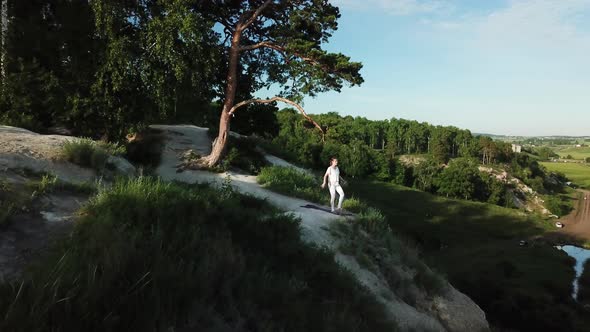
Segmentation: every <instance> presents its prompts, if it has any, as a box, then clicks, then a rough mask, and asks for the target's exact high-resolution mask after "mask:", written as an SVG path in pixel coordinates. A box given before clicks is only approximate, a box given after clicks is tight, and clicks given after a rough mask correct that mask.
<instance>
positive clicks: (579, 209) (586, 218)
mask: <svg viewBox="0 0 590 332" xmlns="http://www.w3.org/2000/svg"><path fill="white" fill-rule="evenodd" d="M578 192H581V193H582V199H580V200H579V202H578V206H576V208H575V209H574V211H573V212H572V213H570V214H569V215H567V216H565V217H564V218H563V219H562V220H561V222H562V223H563V224H564V225H565V227H564V228H563V233H566V234H570V235H573V236H575V237H577V238H583V239H585V240H589V241H590V191H588V190H578ZM584 198H586V199H584Z"/></svg>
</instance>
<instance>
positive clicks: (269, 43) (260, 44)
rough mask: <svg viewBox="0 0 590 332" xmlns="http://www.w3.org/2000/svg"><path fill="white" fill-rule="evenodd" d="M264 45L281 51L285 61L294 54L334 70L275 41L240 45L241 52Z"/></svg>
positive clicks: (326, 68) (315, 64)
mask: <svg viewBox="0 0 590 332" xmlns="http://www.w3.org/2000/svg"><path fill="white" fill-rule="evenodd" d="M263 47H266V48H270V49H273V50H275V51H277V52H279V53H281V55H282V56H283V57H284V58H285V61H287V62H289V57H288V54H292V55H294V56H296V57H298V58H299V59H301V60H303V61H305V62H307V63H309V64H312V65H314V66H319V67H321V68H322V69H323V70H325V71H328V72H332V70H330V68H328V67H327V66H326V65H324V64H322V63H320V62H319V61H318V60H316V59H314V58H310V57H306V56H304V55H302V54H300V53H297V52H291V53H288V52H287V49H285V48H284V47H283V46H280V45H277V44H273V43H271V42H268V41H263V42H260V43H256V44H252V45H244V46H240V52H242V51H251V50H256V49H259V48H263Z"/></svg>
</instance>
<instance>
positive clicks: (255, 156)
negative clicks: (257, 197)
mask: <svg viewBox="0 0 590 332" xmlns="http://www.w3.org/2000/svg"><path fill="white" fill-rule="evenodd" d="M228 145H229V146H230V149H229V151H228V152H227V154H226V155H225V156H224V158H223V159H222V160H221V162H220V170H221V171H227V170H228V169H229V168H230V167H235V168H238V169H241V170H243V171H246V172H248V173H249V174H258V173H260V170H261V169H262V168H263V167H265V166H267V165H268V162H267V161H266V159H265V158H264V154H262V152H260V151H259V150H258V149H257V147H256V141H255V140H252V139H250V138H235V137H231V136H230V138H229V142H228Z"/></svg>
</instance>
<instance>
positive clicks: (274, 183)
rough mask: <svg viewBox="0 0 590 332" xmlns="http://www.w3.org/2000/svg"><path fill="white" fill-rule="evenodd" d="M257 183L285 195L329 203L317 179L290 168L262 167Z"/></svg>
mask: <svg viewBox="0 0 590 332" xmlns="http://www.w3.org/2000/svg"><path fill="white" fill-rule="evenodd" d="M258 183H260V184H261V185H263V186H265V187H266V188H268V189H270V190H273V191H276V192H279V193H282V194H285V195H289V196H294V197H298V198H302V199H305V200H308V201H311V202H315V203H320V204H326V203H329V195H326V194H325V193H324V192H323V191H322V188H321V187H320V182H319V180H318V179H316V178H314V177H313V176H311V175H309V174H304V173H302V172H301V171H298V170H296V169H294V168H291V167H280V166H270V167H264V168H263V169H262V170H261V171H260V174H259V175H258Z"/></svg>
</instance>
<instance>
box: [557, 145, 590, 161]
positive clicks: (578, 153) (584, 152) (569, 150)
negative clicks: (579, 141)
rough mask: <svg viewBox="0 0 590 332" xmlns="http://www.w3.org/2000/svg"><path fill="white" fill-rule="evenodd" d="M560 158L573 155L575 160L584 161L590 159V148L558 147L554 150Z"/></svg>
mask: <svg viewBox="0 0 590 332" xmlns="http://www.w3.org/2000/svg"><path fill="white" fill-rule="evenodd" d="M554 151H555V153H557V154H558V155H559V156H560V157H566V156H567V155H571V156H572V157H573V158H574V159H579V160H584V159H586V158H588V157H590V147H581V148H576V147H572V146H568V147H557V148H555V149H554Z"/></svg>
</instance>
